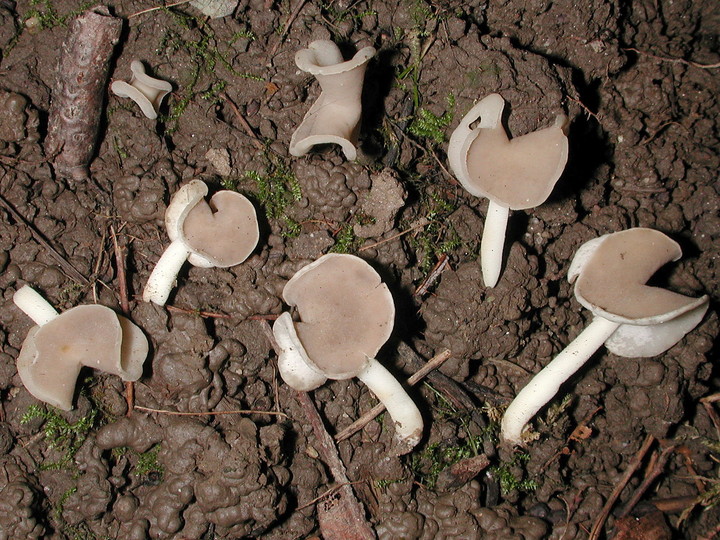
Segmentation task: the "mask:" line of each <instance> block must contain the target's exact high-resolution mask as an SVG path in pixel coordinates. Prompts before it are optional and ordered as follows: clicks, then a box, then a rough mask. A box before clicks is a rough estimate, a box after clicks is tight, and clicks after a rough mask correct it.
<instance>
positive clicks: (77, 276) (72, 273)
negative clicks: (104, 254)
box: [0, 195, 90, 285]
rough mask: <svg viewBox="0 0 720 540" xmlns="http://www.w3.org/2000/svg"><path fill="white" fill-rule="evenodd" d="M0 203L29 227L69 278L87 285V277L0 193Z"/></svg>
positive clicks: (34, 236) (36, 239)
mask: <svg viewBox="0 0 720 540" xmlns="http://www.w3.org/2000/svg"><path fill="white" fill-rule="evenodd" d="M0 205H2V206H3V208H5V210H7V211H8V212H10V213H11V214H12V216H13V217H14V218H15V221H17V222H19V223H22V224H23V225H25V226H26V227H27V228H28V229H30V233H31V234H32V236H33V238H35V241H36V242H37V243H38V244H40V245H41V246H43V247H44V248H45V249H46V250H48V252H49V253H50V255H52V256H53V258H54V259H55V260H56V261H57V262H58V264H59V265H60V266H62V268H63V270H65V273H66V274H67V275H68V276H69V277H70V278H71V279H74V280H75V281H76V282H78V283H82V284H83V285H89V284H90V282H89V281H88V279H87V278H86V277H85V276H83V275H82V274H81V273H80V272H78V270H77V269H76V268H75V267H74V266H73V265H72V264H70V262H68V261H67V260H66V259H65V258H64V257H63V255H61V254H60V252H58V251H57V250H56V249H55V248H54V247H52V246H51V245H50V242H48V241H47V240H45V237H44V236H43V235H42V234H41V233H40V232H39V231H38V230H37V229H36V228H35V227H34V226H33V225H32V224H31V223H30V222H29V221H27V220H26V219H25V218H24V217H22V216H21V215H20V213H19V212H18V211H17V210H15V208H14V207H13V206H12V205H11V204H10V203H9V202H8V201H7V200H6V199H5V198H4V197H3V196H1V195H0Z"/></svg>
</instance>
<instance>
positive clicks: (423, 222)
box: [358, 218, 430, 252]
mask: <svg viewBox="0 0 720 540" xmlns="http://www.w3.org/2000/svg"><path fill="white" fill-rule="evenodd" d="M428 223H430V221H429V220H428V218H421V219H420V220H419V221H418V223H416V224H415V225H413V226H412V227H410V228H409V229H405V230H404V231H402V232H399V233H397V234H394V235H392V236H391V237H390V238H384V239H382V240H380V241H379V242H375V243H374V244H370V245H369V246H363V247H361V248H360V249H358V252H360V251H365V250H366V249H372V248H375V247H378V246H380V245H382V244H385V243H387V242H391V241H393V240H395V239H396V238H400V237H401V236H404V235H406V234H408V233H411V232H413V231H414V230H416V229H419V228H421V227H424V226H425V225H427V224H428Z"/></svg>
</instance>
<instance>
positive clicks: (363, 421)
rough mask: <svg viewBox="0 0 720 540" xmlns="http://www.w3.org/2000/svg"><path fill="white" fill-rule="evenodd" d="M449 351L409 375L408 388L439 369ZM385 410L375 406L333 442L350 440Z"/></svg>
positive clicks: (383, 407) (382, 407)
mask: <svg viewBox="0 0 720 540" xmlns="http://www.w3.org/2000/svg"><path fill="white" fill-rule="evenodd" d="M450 354H451V353H450V351H449V350H448V349H445V350H444V351H443V352H441V353H440V354H437V355H435V356H434V357H433V358H431V359H430V360H429V361H428V362H427V364H425V365H424V366H423V367H421V368H420V369H419V370H417V371H416V372H415V373H413V374H412V375H410V377H408V380H407V385H408V386H414V385H415V384H416V383H417V382H418V381H420V380H422V379H423V378H424V377H425V376H426V375H427V374H428V373H430V372H431V371H433V370H435V369H437V368H439V367H440V366H441V365H443V362H445V360H447V359H448V358H450ZM384 410H385V405H383V404H382V403H378V404H377V405H375V406H374V407H373V408H372V409H370V410H369V411H368V412H366V413H365V414H363V415H362V416H361V417H360V418H358V419H357V420H355V421H354V422H353V423H352V424H350V425H349V426H348V427H346V428H345V429H343V430H342V431H341V432H340V433H338V434H337V435H335V440H336V441H337V442H340V441H344V440H345V439H348V438H350V437H351V436H352V435H354V434H355V433H357V432H358V431H360V430H361V429H362V428H364V427H365V426H366V425H368V424H369V423H370V422H371V421H372V420H373V419H374V418H375V417H376V416H377V415H378V414H380V413H381V412H383V411H384Z"/></svg>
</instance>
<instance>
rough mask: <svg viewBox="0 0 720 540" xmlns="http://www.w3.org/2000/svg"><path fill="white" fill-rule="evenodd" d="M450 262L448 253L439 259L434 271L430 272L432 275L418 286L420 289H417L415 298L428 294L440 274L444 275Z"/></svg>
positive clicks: (414, 294)
mask: <svg viewBox="0 0 720 540" xmlns="http://www.w3.org/2000/svg"><path fill="white" fill-rule="evenodd" d="M448 261H449V258H448V255H447V253H443V254H442V255H441V256H440V259H438V262H437V263H436V264H435V266H434V267H433V269H432V270H430V273H429V274H428V275H427V277H426V278H425V279H424V280H423V282H422V283H421V284H420V285H419V286H418V288H417V289H415V292H414V293H413V296H423V295H424V294H425V293H427V292H428V290H429V289H430V287H432V286H433V283H435V282H436V281H437V279H438V278H439V277H440V274H442V273H443V272H444V271H445V268H447V265H448Z"/></svg>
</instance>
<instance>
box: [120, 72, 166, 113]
mask: <svg viewBox="0 0 720 540" xmlns="http://www.w3.org/2000/svg"><path fill="white" fill-rule="evenodd" d="M130 71H132V78H131V79H130V82H129V83H126V82H125V81H114V82H113V83H112V85H110V90H112V92H113V94H115V95H116V96H119V97H127V98H130V99H132V100H133V101H134V102H135V103H137V104H138V106H139V107H140V110H141V111H142V112H143V114H144V115H145V116H147V117H148V118H150V119H151V120H154V119H155V118H157V115H158V110H159V109H160V104H161V103H162V100H163V99H164V98H165V96H166V95H168V93H170V92H172V84H170V83H169V82H167V81H161V80H160V79H155V78H153V77H150V75H147V74H146V73H145V66H144V65H143V64H142V62H139V61H138V60H133V61H132V63H131V64H130Z"/></svg>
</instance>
